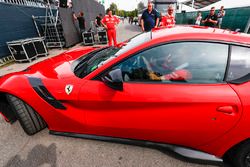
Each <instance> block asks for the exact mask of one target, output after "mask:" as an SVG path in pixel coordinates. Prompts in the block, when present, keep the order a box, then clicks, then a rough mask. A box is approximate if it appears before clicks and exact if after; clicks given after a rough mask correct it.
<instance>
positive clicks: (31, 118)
mask: <svg viewBox="0 0 250 167" xmlns="http://www.w3.org/2000/svg"><path fill="white" fill-rule="evenodd" d="M7 99H8V101H9V103H10V104H11V105H12V108H13V110H14V112H15V114H16V116H17V119H18V120H19V122H20V124H21V126H22V128H23V129H24V131H25V132H26V133H27V134H28V135H33V134H35V133H37V132H39V131H41V130H43V129H44V128H46V123H45V121H44V120H43V119H42V117H41V116H40V115H39V114H38V113H36V112H35V111H34V109H33V108H31V106H29V105H28V104H26V103H25V102H23V101H22V100H20V99H19V98H17V97H15V96H12V95H7Z"/></svg>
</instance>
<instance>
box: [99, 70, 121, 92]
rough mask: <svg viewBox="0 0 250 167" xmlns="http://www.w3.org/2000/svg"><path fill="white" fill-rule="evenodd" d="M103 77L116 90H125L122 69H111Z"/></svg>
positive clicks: (106, 83)
mask: <svg viewBox="0 0 250 167" xmlns="http://www.w3.org/2000/svg"><path fill="white" fill-rule="evenodd" d="M101 79H102V81H103V82H104V84H105V85H107V86H108V87H110V88H112V89H114V90H119V91H122V90H123V79H122V71H121V70H120V69H115V70H112V71H109V72H108V73H106V74H105V75H104V76H102V77H101Z"/></svg>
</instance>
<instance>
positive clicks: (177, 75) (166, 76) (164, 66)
mask: <svg viewBox="0 0 250 167" xmlns="http://www.w3.org/2000/svg"><path fill="white" fill-rule="evenodd" d="M160 63H161V64H159V63H158V64H156V62H155V63H153V64H154V65H152V63H151V67H150V68H151V70H152V71H149V73H148V75H149V78H150V79H151V80H154V81H166V80H169V81H187V80H190V79H192V74H191V72H190V71H189V70H187V68H188V66H189V63H188V60H187V57H186V56H183V55H182V56H175V60H173V57H172V55H171V54H169V55H168V56H166V57H164V60H163V61H162V60H161V61H160ZM157 68H158V69H157Z"/></svg>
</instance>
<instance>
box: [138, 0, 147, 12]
mask: <svg viewBox="0 0 250 167" xmlns="http://www.w3.org/2000/svg"><path fill="white" fill-rule="evenodd" d="M145 8H146V6H145V5H144V3H143V2H142V1H141V2H139V3H138V5H137V9H138V11H141V10H143V9H145Z"/></svg>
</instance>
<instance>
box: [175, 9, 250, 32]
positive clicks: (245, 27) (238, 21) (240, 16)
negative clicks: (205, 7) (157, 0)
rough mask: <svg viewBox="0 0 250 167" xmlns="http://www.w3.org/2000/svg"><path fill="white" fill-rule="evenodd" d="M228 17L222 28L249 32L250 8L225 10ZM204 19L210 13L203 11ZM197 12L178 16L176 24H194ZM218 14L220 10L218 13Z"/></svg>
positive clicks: (225, 18)
mask: <svg viewBox="0 0 250 167" xmlns="http://www.w3.org/2000/svg"><path fill="white" fill-rule="evenodd" d="M225 10H226V15H225V17H224V18H223V22H222V25H221V28H223V29H230V30H237V29H239V30H240V32H246V33H247V32H249V31H250V30H249V22H248V20H249V19H250V7H240V8H230V9H225ZM201 12H202V18H205V17H206V15H208V13H209V11H201ZM197 13H198V11H197V12H186V13H177V14H176V24H194V23H195V19H196V17H197ZM216 13H218V10H217V11H216Z"/></svg>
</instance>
